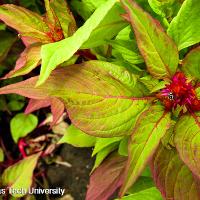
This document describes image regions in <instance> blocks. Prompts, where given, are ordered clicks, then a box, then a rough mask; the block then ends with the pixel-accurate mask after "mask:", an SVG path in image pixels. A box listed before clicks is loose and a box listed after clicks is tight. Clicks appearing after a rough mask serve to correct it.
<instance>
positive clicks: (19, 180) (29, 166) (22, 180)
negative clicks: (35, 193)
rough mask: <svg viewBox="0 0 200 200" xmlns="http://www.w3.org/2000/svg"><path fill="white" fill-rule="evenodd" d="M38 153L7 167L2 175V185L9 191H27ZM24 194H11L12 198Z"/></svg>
mask: <svg viewBox="0 0 200 200" xmlns="http://www.w3.org/2000/svg"><path fill="white" fill-rule="evenodd" d="M39 156H40V153H38V154H34V155H31V156H29V157H26V158H24V159H23V160H21V161H19V162H17V163H16V164H14V165H12V166H10V167H8V168H7V169H5V171H4V172H3V174H2V183H3V185H5V186H9V187H10V188H11V189H16V190H20V189H24V190H28V189H29V188H30V187H31V185H32V176H33V171H34V169H35V167H36V164H37V162H38V158H39ZM24 195H25V194H17V193H15V194H13V196H14V197H22V196H24Z"/></svg>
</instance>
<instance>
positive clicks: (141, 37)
mask: <svg viewBox="0 0 200 200" xmlns="http://www.w3.org/2000/svg"><path fill="white" fill-rule="evenodd" d="M122 3H123V6H124V8H125V10H126V11H127V15H128V18H129V20H130V22H131V24H132V27H133V29H134V32H135V36H136V39H137V43H138V48H139V50H140V53H141V54H142V56H143V58H144V60H145V62H146V65H147V70H148V71H149V72H150V73H151V74H152V75H153V76H154V77H156V78H159V79H161V78H166V77H171V76H173V75H174V73H175V72H176V69H177V67H178V61H179V57H178V50H177V47H176V45H175V44H174V42H173V41H172V40H171V39H170V38H169V37H168V36H167V34H166V33H165V32H164V30H163V28H162V27H161V25H160V24H159V22H158V21H156V20H155V19H153V18H152V17H151V16H150V15H149V14H148V13H146V12H144V11H143V10H142V9H141V8H140V7H139V6H138V5H137V4H136V3H135V2H134V1H132V0H122Z"/></svg>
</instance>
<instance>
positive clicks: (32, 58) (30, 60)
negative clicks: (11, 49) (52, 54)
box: [4, 45, 41, 78]
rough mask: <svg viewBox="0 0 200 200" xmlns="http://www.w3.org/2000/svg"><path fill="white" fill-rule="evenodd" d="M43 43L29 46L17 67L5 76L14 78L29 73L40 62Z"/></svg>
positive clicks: (18, 61) (22, 54)
mask: <svg viewBox="0 0 200 200" xmlns="http://www.w3.org/2000/svg"><path fill="white" fill-rule="evenodd" d="M40 49H41V45H34V46H33V45H32V46H29V47H27V48H26V49H25V50H24V51H23V52H22V53H21V55H20V57H19V59H18V60H17V62H16V65H15V68H14V69H13V70H12V71H10V72H9V73H8V74H6V75H5V77H4V78H12V77H16V76H21V75H25V74H28V73H29V72H31V71H32V70H33V69H34V68H36V67H37V66H38V65H39V64H40V60H41V56H40Z"/></svg>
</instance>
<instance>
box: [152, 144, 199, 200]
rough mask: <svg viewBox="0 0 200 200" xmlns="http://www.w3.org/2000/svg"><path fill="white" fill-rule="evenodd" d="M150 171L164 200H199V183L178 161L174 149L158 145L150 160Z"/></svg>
mask: <svg viewBox="0 0 200 200" xmlns="http://www.w3.org/2000/svg"><path fill="white" fill-rule="evenodd" d="M151 169H152V174H153V177H154V182H155V183H156V185H157V187H158V188H159V190H160V192H161V193H162V195H163V197H164V199H176V200H189V199H191V200H199V195H200V193H199V191H200V190H199V189H200V184H199V183H200V182H199V181H198V180H197V179H195V178H194V176H193V174H192V173H191V171H190V170H189V169H188V167H187V166H186V165H185V164H184V163H183V162H182V161H181V160H180V158H179V156H178V154H177V152H176V150H175V149H171V150H169V149H167V148H165V147H164V146H163V145H160V146H159V148H158V150H157V152H156V153H155V155H154V156H153V158H152V161H151Z"/></svg>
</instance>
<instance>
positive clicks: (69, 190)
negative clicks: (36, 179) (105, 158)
mask: <svg viewBox="0 0 200 200" xmlns="http://www.w3.org/2000/svg"><path fill="white" fill-rule="evenodd" d="M91 153H92V150H91V149H90V148H75V147H73V146H71V145H68V144H64V145H63V147H62V148H61V153H60V155H61V157H62V158H63V160H64V161H66V162H67V163H69V164H71V167H66V166H61V165H52V166H49V167H48V170H47V177H48V180H49V186H50V188H56V187H60V188H65V194H69V195H71V196H72V197H73V199H74V200H84V199H85V195H86V190H87V185H88V183H89V174H90V171H91V169H92V166H93V163H94V160H93V159H91ZM54 198H55V197H51V199H52V200H53V199H54Z"/></svg>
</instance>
